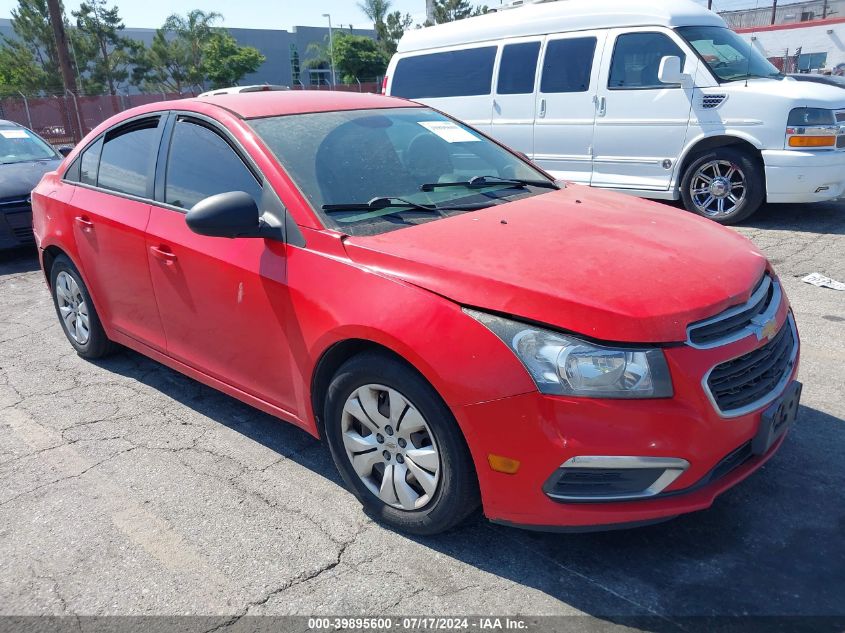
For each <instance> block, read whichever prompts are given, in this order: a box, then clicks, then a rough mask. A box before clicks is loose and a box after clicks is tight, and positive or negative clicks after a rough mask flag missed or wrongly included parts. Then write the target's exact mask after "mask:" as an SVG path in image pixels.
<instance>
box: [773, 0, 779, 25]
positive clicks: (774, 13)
mask: <svg viewBox="0 0 845 633" xmlns="http://www.w3.org/2000/svg"><path fill="white" fill-rule="evenodd" d="M777 13H778V0H772V24H774V23H775V18H777Z"/></svg>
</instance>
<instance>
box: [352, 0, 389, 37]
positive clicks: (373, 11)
mask: <svg viewBox="0 0 845 633" xmlns="http://www.w3.org/2000/svg"><path fill="white" fill-rule="evenodd" d="M390 7H391V3H390V0H362V1H361V2H359V3H358V8H359V9H361V11H363V12H364V15H366V16H367V17H368V18H370V20H372V21H373V28H374V29H375V31H376V39H377V40H379V41H382V40H384V39H385V38H386V37H387V25H386V20H387V14H388V11H390Z"/></svg>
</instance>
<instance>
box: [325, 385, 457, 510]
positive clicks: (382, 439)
mask: <svg viewBox="0 0 845 633" xmlns="http://www.w3.org/2000/svg"><path fill="white" fill-rule="evenodd" d="M341 430H342V433H343V445H344V447H345V449H346V457H347V458H348V459H349V462H350V463H351V464H352V468H353V469H354V470H355V472H356V473H357V474H358V477H360V478H361V481H362V482H364V484H365V485H366V486H367V488H368V489H369V490H370V492H372V493H373V494H374V495H376V496H377V497H378V498H379V499H381V500H382V501H383V502H384V503H386V504H387V505H389V506H391V507H394V508H399V509H401V510H419V509H421V508H424V507H425V506H426V505H428V504H429V503H430V502H431V500H432V498H433V497H434V493H435V492H436V490H437V484H438V481H439V479H440V468H441V463H440V453H439V451H438V448H437V442H436V441H435V439H434V434H433V433H432V432H431V429H430V428H429V426H428V424H427V423H426V421H425V419H424V418H423V416H422V414H421V413H420V412H419V411H418V410H417V408H416V407H415V406H414V405H413V404H412V403H411V402H410V401H409V400H408V399H407V398H405V396H403V395H402V394H401V393H399V392H398V391H396V390H394V389H391V388H390V387H385V386H383V385H375V384H370V385H364V386H363V387H359V388H358V389H356V390H355V391H353V392H352V394H351V395H350V396H349V398H347V400H346V403H345V404H344V406H343V417H342V420H341Z"/></svg>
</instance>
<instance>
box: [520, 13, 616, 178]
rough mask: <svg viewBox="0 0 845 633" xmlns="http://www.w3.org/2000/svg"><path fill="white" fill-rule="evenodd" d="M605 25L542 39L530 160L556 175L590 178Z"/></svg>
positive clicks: (560, 176) (557, 176)
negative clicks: (597, 28)
mask: <svg viewBox="0 0 845 633" xmlns="http://www.w3.org/2000/svg"><path fill="white" fill-rule="evenodd" d="M605 39H606V32H605V31H601V30H599V31H578V32H576V33H567V34H559V35H550V36H548V38H547V39H546V45H545V49H544V51H543V59H542V64H541V74H540V85H539V91H538V94H537V116H536V119H535V124H534V162H536V163H537V164H538V165H540V167H543V168H544V169H545V170H546V171H548V172H550V173H551V174H553V175H554V176H555V177H556V178H561V179H564V180H572V181H574V182H580V183H584V184H589V183H590V175H591V173H592V151H593V148H592V146H593V125H594V123H595V118H596V91H597V88H598V78H599V69H600V66H601V63H600V62H601V59H602V54H603V51H604V42H605Z"/></svg>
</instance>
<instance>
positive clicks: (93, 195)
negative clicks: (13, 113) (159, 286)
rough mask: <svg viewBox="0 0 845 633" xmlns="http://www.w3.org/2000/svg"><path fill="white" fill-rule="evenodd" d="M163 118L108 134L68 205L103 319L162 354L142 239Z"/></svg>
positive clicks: (87, 159) (91, 151)
mask: <svg viewBox="0 0 845 633" xmlns="http://www.w3.org/2000/svg"><path fill="white" fill-rule="evenodd" d="M162 119H163V117H161V116H152V117H143V118H140V119H136V120H134V121H131V122H129V123H126V124H124V125H121V126H119V127H117V128H114V129H112V130H109V131H108V132H106V133H105V134H104V135H103V136H102V137H100V138H99V139H98V140H97V141H95V142H94V143H92V144H91V145H90V146H89V147H88V148H87V149H86V150H85V152H84V153H83V154H82V157H81V159H80V174H79V182H78V183H77V189H76V191H75V192H74V194H73V197H72V198H71V202H70V205H69V206H70V209H71V213H72V215H73V232H74V237H75V238H76V245H77V251H78V254H79V259H80V262H79V263H80V265H81V266H82V272H83V274H84V275H85V279H86V282H87V283H88V285H89V286H90V288H91V292H92V294H93V295H94V298H95V300H96V301H97V309H98V310H99V311H100V312H101V313H102V316H103V318H104V320H106V321H107V322H108V323H111V325H112V326H113V327H114V328H116V329H117V330H119V331H120V332H121V333H123V334H125V335H127V336H130V337H132V338H134V339H135V340H138V341H141V342H143V343H145V344H147V345H149V346H151V347H153V348H155V349H158V350H163V349H164V346H165V344H164V330H163V329H162V325H161V320H160V318H159V314H158V309H157V307H156V301H155V296H154V295H153V288H152V283H151V282H150V273H149V270H148V266H147V253H146V245H145V242H144V236H145V232H146V228H147V222H148V221H149V218H150V203H149V199H151V198H152V194H153V172H154V170H155V158H156V150H157V148H158V144H159V138H160V135H161V122H162Z"/></svg>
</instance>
